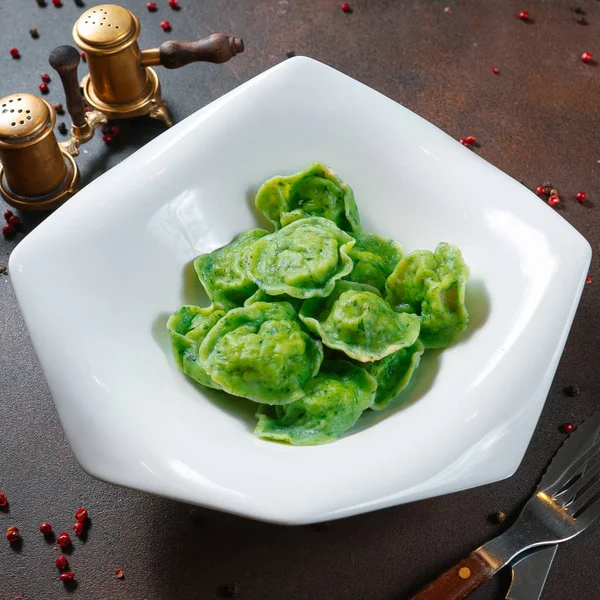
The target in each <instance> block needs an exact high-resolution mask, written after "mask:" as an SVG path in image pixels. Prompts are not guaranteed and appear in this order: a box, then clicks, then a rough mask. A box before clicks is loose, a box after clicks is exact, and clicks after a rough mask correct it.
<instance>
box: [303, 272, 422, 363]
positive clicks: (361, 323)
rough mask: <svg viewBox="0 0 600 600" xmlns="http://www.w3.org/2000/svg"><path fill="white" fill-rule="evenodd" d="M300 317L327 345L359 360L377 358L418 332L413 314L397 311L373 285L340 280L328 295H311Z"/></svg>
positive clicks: (408, 341)
mask: <svg viewBox="0 0 600 600" xmlns="http://www.w3.org/2000/svg"><path fill="white" fill-rule="evenodd" d="M300 318H301V319H302V321H303V322H304V323H305V324H306V326H307V327H308V328H309V329H310V331H312V332H313V333H315V334H316V335H318V336H319V337H320V338H321V339H322V340H323V343H324V344H325V345H326V346H328V347H329V348H333V349H336V350H341V351H342V352H345V353H346V354H347V355H348V356H350V357H351V358H354V359H356V360H358V361H360V362H369V361H374V360H380V359H382V358H383V357H384V356H387V355H388V354H392V353H393V352H396V351H397V350H400V349H401V348H405V347H406V346H411V345H412V344H414V343H415V341H416V340H417V337H418V336H419V319H418V317H417V316H416V315H411V314H405V313H397V312H395V311H394V310H392V308H391V307H390V306H389V304H387V302H386V301H385V300H384V299H383V298H381V296H380V295H379V292H378V291H377V289H376V288H372V287H371V286H368V285H364V284H359V283H353V282H350V281H340V282H338V283H337V284H336V286H335V290H334V292H333V294H331V296H329V297H328V298H323V299H322V298H311V299H309V300H306V301H305V302H304V304H303V305H302V308H301V309H300Z"/></svg>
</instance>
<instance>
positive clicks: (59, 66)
mask: <svg viewBox="0 0 600 600" xmlns="http://www.w3.org/2000/svg"><path fill="white" fill-rule="evenodd" d="M49 60H50V65H51V66H52V68H53V69H54V70H55V71H56V72H57V73H58V74H59V75H60V80H61V81H62V84H63V88H64V89H65V98H66V100H67V110H68V111H69V114H70V115H71V119H73V125H75V126H77V127H82V126H83V125H85V123H86V120H85V105H84V104H83V98H82V97H81V92H80V90H79V81H78V80H77V67H78V66H79V61H80V60H81V57H80V56H79V52H78V51H77V50H76V49H75V48H73V46H59V47H58V48H55V49H54V50H52V52H51V53H50V59H49Z"/></svg>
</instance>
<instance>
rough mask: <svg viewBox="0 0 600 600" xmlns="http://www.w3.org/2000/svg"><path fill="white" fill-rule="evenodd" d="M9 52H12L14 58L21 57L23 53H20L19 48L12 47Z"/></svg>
mask: <svg viewBox="0 0 600 600" xmlns="http://www.w3.org/2000/svg"><path fill="white" fill-rule="evenodd" d="M9 52H10V55H11V56H12V57H13V58H19V57H20V56H21V55H20V54H19V49H18V48H11V49H10V50H9Z"/></svg>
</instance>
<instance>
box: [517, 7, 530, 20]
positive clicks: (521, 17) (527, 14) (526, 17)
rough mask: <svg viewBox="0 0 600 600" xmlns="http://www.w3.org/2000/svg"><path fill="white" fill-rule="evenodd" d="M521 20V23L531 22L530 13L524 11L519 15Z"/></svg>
mask: <svg viewBox="0 0 600 600" xmlns="http://www.w3.org/2000/svg"><path fill="white" fill-rule="evenodd" d="M519 19H521V21H529V13H528V12H527V11H526V10H522V11H521V12H520V13H519Z"/></svg>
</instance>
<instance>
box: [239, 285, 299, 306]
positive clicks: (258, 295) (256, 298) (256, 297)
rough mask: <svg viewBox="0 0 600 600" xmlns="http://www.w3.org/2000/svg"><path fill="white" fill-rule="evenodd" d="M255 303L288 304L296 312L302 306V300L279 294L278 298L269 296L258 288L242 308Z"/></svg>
mask: <svg viewBox="0 0 600 600" xmlns="http://www.w3.org/2000/svg"><path fill="white" fill-rule="evenodd" d="M255 302H289V303H290V304H291V305H292V306H293V307H294V310H295V311H296V312H298V311H299V310H300V307H301V306H302V302H303V300H302V298H292V297H291V296H288V295H287V294H281V295H280V296H269V294H267V292H265V291H264V290H261V289H260V288H259V289H258V290H257V291H256V292H255V293H254V294H252V296H250V298H248V300H246V302H244V306H250V305H251V304H254V303H255Z"/></svg>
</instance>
